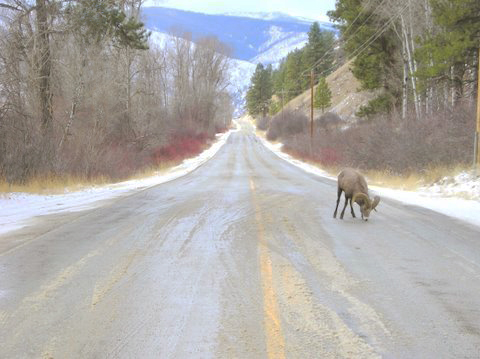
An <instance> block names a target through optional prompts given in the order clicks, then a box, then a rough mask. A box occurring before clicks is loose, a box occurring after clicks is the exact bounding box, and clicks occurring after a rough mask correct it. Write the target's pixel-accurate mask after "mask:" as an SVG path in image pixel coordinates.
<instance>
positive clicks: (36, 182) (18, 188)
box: [0, 161, 181, 196]
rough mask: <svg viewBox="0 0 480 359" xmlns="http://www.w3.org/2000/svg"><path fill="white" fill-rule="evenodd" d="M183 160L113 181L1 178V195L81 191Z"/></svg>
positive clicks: (156, 170)
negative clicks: (12, 180)
mask: <svg viewBox="0 0 480 359" xmlns="http://www.w3.org/2000/svg"><path fill="white" fill-rule="evenodd" d="M180 163H181V161H167V162H162V163H160V164H159V165H158V166H152V167H148V168H145V169H143V170H141V171H139V172H137V173H135V174H133V175H132V176H129V177H127V178H124V179H121V180H118V181H112V180H111V179H109V178H108V177H96V178H81V177H74V176H63V177H55V176H50V177H38V178H33V179H31V180H30V181H28V182H27V183H25V184H9V183H7V181H5V180H2V179H0V196H2V195H3V196H5V195H7V194H8V193H12V192H17V193H28V194H41V195H53V194H63V193H66V192H75V191H81V190H83V189H86V188H91V187H96V186H104V185H107V184H114V183H118V182H124V181H130V180H137V179H142V178H146V177H151V176H155V175H159V174H163V173H165V172H167V171H168V170H169V169H171V168H173V167H175V166H177V165H178V164H180Z"/></svg>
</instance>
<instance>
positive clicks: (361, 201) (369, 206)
mask: <svg viewBox="0 0 480 359" xmlns="http://www.w3.org/2000/svg"><path fill="white" fill-rule="evenodd" d="M352 201H353V202H356V203H357V204H358V205H359V206H360V212H361V213H362V219H363V220H365V221H368V217H369V216H370V212H371V211H373V210H374V209H375V208H376V207H377V205H378V203H379V202H380V197H379V196H375V197H374V198H373V201H372V200H371V199H370V198H369V197H368V196H367V195H366V194H365V193H357V194H356V195H355V196H353V199H352Z"/></svg>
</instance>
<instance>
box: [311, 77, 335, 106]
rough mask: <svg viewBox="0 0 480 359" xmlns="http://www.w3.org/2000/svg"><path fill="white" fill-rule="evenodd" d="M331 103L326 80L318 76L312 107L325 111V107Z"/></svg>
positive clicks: (330, 94)
mask: <svg viewBox="0 0 480 359" xmlns="http://www.w3.org/2000/svg"><path fill="white" fill-rule="evenodd" d="M331 104H332V92H331V91H330V88H329V87H328V84H327V80H326V79H325V77H320V81H319V82H318V86H317V89H316V91H315V102H314V107H315V108H320V109H322V113H324V112H325V109H326V108H327V107H330V106H331Z"/></svg>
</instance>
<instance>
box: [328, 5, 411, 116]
mask: <svg viewBox="0 0 480 359" xmlns="http://www.w3.org/2000/svg"><path fill="white" fill-rule="evenodd" d="M380 4H382V1H381V0H373V2H371V1H369V2H366V1H365V0H338V1H337V4H336V9H335V10H334V11H330V12H329V13H328V15H329V16H330V18H331V19H333V20H334V21H336V22H339V23H340V24H341V25H340V26H339V28H340V31H341V32H342V34H343V35H344V37H345V39H344V41H345V45H344V46H345V50H346V52H347V53H349V54H356V57H355V58H354V60H353V62H352V66H351V69H352V73H353V75H354V76H355V77H356V78H357V79H358V80H359V81H360V83H361V85H362V89H364V90H372V91H374V90H381V91H380V95H379V98H377V99H374V100H372V101H371V103H370V104H369V105H368V106H369V114H374V113H379V112H388V111H390V110H391V109H392V107H393V106H395V105H397V99H400V98H401V84H402V77H403V75H402V71H401V69H402V67H401V66H399V62H400V61H401V59H402V56H401V42H400V40H399V38H398V36H397V34H396V32H395V24H394V23H391V24H390V26H389V27H387V28H385V29H384V31H383V32H382V33H381V34H378V36H376V34H377V31H378V29H379V28H381V27H382V26H383V25H385V21H386V19H387V20H389V19H391V16H393V14H391V15H389V16H388V17H387V18H385V16H383V15H381V14H380V13H378V12H375V9H376V8H377V7H378V6H379V5H380ZM367 5H369V6H368V7H366V6H367ZM371 39H373V41H369V40H371ZM365 44H368V46H367V47H366V48H364V49H363V51H362V52H360V53H358V54H357V52H356V50H358V49H359V48H361V46H364V45H365Z"/></svg>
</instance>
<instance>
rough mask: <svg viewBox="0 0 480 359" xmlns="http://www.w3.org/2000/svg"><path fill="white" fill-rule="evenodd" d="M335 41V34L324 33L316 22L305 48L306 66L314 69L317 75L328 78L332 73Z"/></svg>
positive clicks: (311, 28)
mask: <svg viewBox="0 0 480 359" xmlns="http://www.w3.org/2000/svg"><path fill="white" fill-rule="evenodd" d="M334 40H335V39H334V35H333V33H332V32H330V31H322V30H321V29H320V25H319V24H318V22H314V23H313V24H312V26H311V27H310V31H309V33H308V43H307V46H306V47H305V65H306V66H307V67H308V68H313V70H314V71H315V73H316V74H322V75H325V76H326V75H328V73H329V72H331V71H332V66H333V60H334V56H333V43H334ZM317 62H318V63H317Z"/></svg>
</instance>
